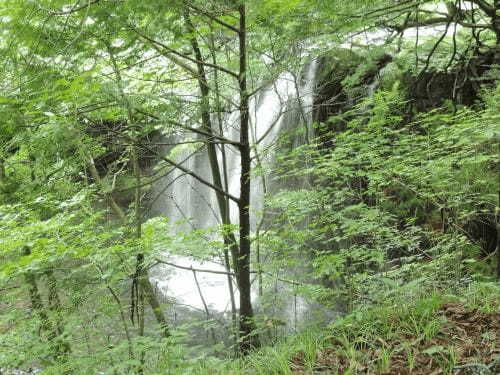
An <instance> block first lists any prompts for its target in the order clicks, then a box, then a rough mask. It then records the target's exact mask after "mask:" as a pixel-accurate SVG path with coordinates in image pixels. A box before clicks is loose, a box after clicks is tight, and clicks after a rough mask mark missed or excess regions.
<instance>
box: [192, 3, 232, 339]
mask: <svg viewBox="0 0 500 375" xmlns="http://www.w3.org/2000/svg"><path fill="white" fill-rule="evenodd" d="M184 20H185V23H186V27H187V30H188V33H189V34H190V35H192V36H191V38H190V43H191V47H192V49H193V52H194V55H195V58H196V60H197V61H198V63H197V65H196V66H197V71H198V74H197V79H198V86H199V89H200V93H201V98H202V102H201V120H202V126H203V130H204V131H205V132H206V133H207V134H209V135H213V125H212V119H211V117H210V87H209V84H208V79H207V74H206V71H205V67H204V65H203V55H202V54H201V50H200V47H199V44H198V41H197V39H196V38H195V37H194V32H195V29H194V25H193V23H192V21H191V18H190V15H189V10H188V7H187V6H185V8H184ZM212 53H213V55H212V56H213V59H214V62H213V63H214V65H217V62H216V60H215V53H214V52H213V51H212ZM214 74H215V85H216V90H215V91H216V92H215V95H216V98H218V97H219V90H218V84H217V79H218V77H217V70H215V73H214ZM217 104H219V103H217ZM217 107H220V106H219V105H218V106H217ZM218 109H220V108H218ZM221 122H222V121H221V118H220V115H219V128H220V135H221V136H222V135H223V134H222V124H221ZM221 147H222V150H221V153H222V158H223V170H224V176H225V179H224V182H225V183H224V185H223V183H222V173H221V170H220V167H219V160H218V157H217V148H216V145H215V143H213V142H210V139H208V143H207V152H208V158H209V162H210V170H211V172H212V181H213V184H214V185H215V186H217V187H218V188H219V190H221V191H227V192H229V189H228V183H227V163H226V160H225V150H224V145H223V144H222V145H221ZM216 197H217V203H218V206H219V213H220V215H221V220H222V223H223V224H224V226H226V227H227V226H229V225H230V224H231V219H230V206H229V199H228V198H227V197H226V196H224V195H223V194H222V193H220V192H218V191H216ZM223 240H224V245H225V249H224V262H225V265H226V271H227V272H228V276H227V279H228V288H229V295H230V299H231V314H232V320H233V324H236V303H235V298H234V290H233V282H232V278H231V276H230V275H229V273H230V272H231V262H230V261H229V254H228V250H227V249H230V251H231V258H232V266H233V269H234V272H235V274H237V273H238V261H237V259H238V253H239V249H238V243H237V242H236V237H235V236H234V234H233V233H232V232H229V233H228V232H226V229H224V233H223ZM237 336H238V335H237Z"/></svg>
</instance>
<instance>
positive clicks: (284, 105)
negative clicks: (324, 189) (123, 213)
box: [151, 61, 317, 316]
mask: <svg viewBox="0 0 500 375" xmlns="http://www.w3.org/2000/svg"><path fill="white" fill-rule="evenodd" d="M316 68H317V63H316V62H315V61H312V62H310V63H309V64H307V66H306V68H305V69H304V72H303V74H302V76H301V77H299V78H298V79H294V75H292V74H291V73H283V74H281V75H280V76H279V78H278V79H277V80H276V81H275V82H274V83H273V84H271V85H269V86H267V87H265V88H263V89H262V90H260V92H258V93H257V94H256V95H254V97H253V99H252V100H251V102H250V121H251V134H250V136H251V139H252V143H253V146H254V149H255V150H257V151H256V152H258V153H259V158H258V159H259V160H260V162H261V163H263V164H266V165H272V163H273V161H274V156H275V150H274V149H275V147H274V146H275V145H276V142H277V141H278V139H279V137H280V135H281V134H282V133H283V132H285V131H286V130H290V129H293V128H296V127H297V126H307V128H308V130H307V132H305V135H304V132H303V133H302V136H300V135H299V136H296V139H294V140H293V143H294V144H296V145H298V144H303V143H304V142H306V141H307V139H308V138H309V137H310V136H311V135H312V131H311V129H312V127H311V126H310V125H311V122H312V106H313V94H314V82H315V74H316ZM238 123H239V113H238V112H237V111H236V112H233V113H232V114H231V115H230V116H228V118H227V119H226V120H225V128H226V131H225V134H224V136H225V137H227V138H230V139H233V140H238V139H239V129H238ZM175 141H179V138H175V137H174V138H172V139H170V140H169V143H174V142H175ZM225 150H226V156H227V167H228V186H229V192H230V194H232V195H234V196H238V195H239V180H240V160H239V155H238V152H237V150H235V149H232V148H231V147H230V146H227V145H226V147H225ZM169 151H170V150H168V149H166V150H165V152H169ZM254 152H255V151H254ZM188 156H189V151H186V152H183V153H182V154H181V155H179V156H177V158H176V159H177V160H184V159H186V160H185V161H184V162H183V166H184V167H186V168H188V169H190V170H191V171H193V172H194V173H196V174H198V175H199V176H201V177H202V178H203V179H205V180H207V181H212V178H211V173H210V165H209V160H208V157H207V155H206V153H203V152H199V153H195V154H194V155H192V156H191V157H188ZM219 161H221V155H219ZM268 177H269V176H264V177H263V178H264V179H268ZM263 178H262V177H259V178H254V179H253V181H252V186H251V197H252V199H251V210H252V220H251V226H252V228H254V229H255V227H256V225H257V222H258V220H259V214H258V213H259V212H260V210H261V209H262V207H263V202H264V194H265V188H264V184H263V181H264V180H263ZM268 182H269V181H268ZM271 185H272V181H271ZM266 186H267V188H268V189H269V186H268V184H267V183H266ZM152 195H153V196H157V197H158V198H157V199H155V203H154V205H153V207H152V209H151V215H152V216H164V217H167V218H168V219H169V220H170V222H171V223H176V222H182V224H179V225H178V226H177V228H178V230H182V231H187V230H190V229H196V228H208V227H213V226H216V225H218V224H221V221H220V216H219V213H218V206H217V201H216V196H215V194H214V191H213V190H212V189H211V188H209V187H207V186H205V185H204V184H202V183H201V182H199V181H197V180H195V179H194V178H192V177H191V176H187V175H184V174H183V173H182V172H181V171H179V170H175V171H173V172H172V173H170V174H169V175H168V176H166V177H165V178H163V179H162V180H160V181H159V182H158V183H156V184H155V186H154V187H153V192H152ZM230 209H231V220H232V222H233V223H237V218H238V212H237V208H236V205H235V204H233V205H231V207H230ZM164 257H165V258H166V259H168V260H169V261H170V262H171V263H175V264H177V265H181V266H184V267H194V268H199V269H210V270H215V271H225V268H224V267H223V265H222V264H223V262H222V260H220V259H214V260H210V261H205V262H203V263H202V262H200V261H195V260H193V259H192V258H191V257H184V256H175V257H170V258H169V256H168V254H164ZM152 278H153V281H154V283H156V285H157V286H158V288H159V289H160V290H161V291H162V293H164V294H165V295H168V296H169V297H173V298H175V299H176V300H177V301H180V302H181V303H182V304H185V305H190V306H193V307H195V308H203V303H202V299H201V297H200V295H199V292H198V289H197V286H196V283H195V280H194V277H193V273H192V272H191V271H188V270H181V269H177V268H174V267H170V266H159V267H158V268H157V269H156V270H155V272H153V276H152ZM198 281H199V284H200V289H201V291H202V293H203V297H204V298H205V300H206V302H207V304H209V305H210V307H211V308H212V309H214V310H216V311H219V312H223V311H227V310H228V309H229V307H230V297H229V293H228V285H227V283H228V280H227V277H226V276H225V275H223V274H212V273H198ZM294 305H295V306H297V303H294ZM299 305H300V304H299ZM299 308H300V307H299ZM296 313H297V311H295V312H294V313H293V314H292V315H294V316H296Z"/></svg>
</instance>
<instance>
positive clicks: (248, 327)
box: [237, 4, 259, 353]
mask: <svg viewBox="0 0 500 375" xmlns="http://www.w3.org/2000/svg"><path fill="white" fill-rule="evenodd" d="M238 13H239V17H240V26H239V29H240V32H239V58H240V71H239V75H238V84H239V94H240V104H239V111H240V143H241V146H240V155H241V177H240V200H239V203H238V208H239V217H240V223H239V224H240V248H239V250H240V252H239V256H238V272H237V280H238V286H239V292H240V333H241V338H240V351H241V352H242V353H248V352H249V351H250V350H251V349H253V348H257V347H258V346H259V339H258V336H257V335H256V334H255V332H254V331H255V322H254V313H253V308H252V300H251V282H250V251H251V241H250V182H251V176H250V172H251V155H250V140H249V131H250V129H249V127H250V117H249V108H248V107H249V95H248V90H247V40H246V39H247V34H246V9H245V4H241V5H239V6H238Z"/></svg>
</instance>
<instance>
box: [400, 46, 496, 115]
mask: <svg viewBox="0 0 500 375" xmlns="http://www.w3.org/2000/svg"><path fill="white" fill-rule="evenodd" d="M493 60H494V56H493V51H488V52H486V53H480V52H476V55H474V56H473V57H471V58H470V59H469V60H467V61H464V62H463V63H458V64H455V65H454V66H453V67H451V68H449V69H446V70H445V71H437V70H433V69H429V70H426V71H421V72H420V73H419V74H410V73H405V74H404V75H403V77H402V82H403V86H404V88H406V90H407V95H408V100H409V101H410V103H411V107H412V108H411V109H412V110H413V111H416V112H427V111H429V110H431V109H435V108H439V107H441V106H443V105H444V104H445V102H446V101H450V102H452V103H454V104H455V105H465V106H472V105H474V104H475V103H476V101H477V100H478V98H479V94H480V91H481V85H483V84H488V83H489V82H491V79H490V78H488V77H487V73H488V72H489V71H490V69H491V65H492V64H493Z"/></svg>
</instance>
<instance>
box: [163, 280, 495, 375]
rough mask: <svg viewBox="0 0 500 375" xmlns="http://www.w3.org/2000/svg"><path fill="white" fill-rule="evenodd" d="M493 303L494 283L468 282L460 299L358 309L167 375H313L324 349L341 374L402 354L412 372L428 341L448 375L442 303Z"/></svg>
mask: <svg viewBox="0 0 500 375" xmlns="http://www.w3.org/2000/svg"><path fill="white" fill-rule="evenodd" d="M498 301H500V287H499V286H498V285H495V284H494V283H477V284H472V285H471V286H469V287H467V288H466V289H464V291H463V293H462V294H461V295H453V294H449V293H443V292H441V293H440V292H434V293H432V294H430V295H428V296H420V297H418V298H417V297H415V298H407V296H406V297H404V298H399V299H398V298H394V299H392V300H390V301H385V302H384V303H382V304H380V305H375V306H365V307H362V308H359V309H357V310H355V311H353V312H352V313H351V314H349V315H347V316H346V317H344V318H342V319H339V320H336V321H335V322H332V323H331V324H330V325H329V326H328V327H324V328H323V329H312V330H309V331H307V332H303V333H301V334H297V335H295V336H292V337H288V338H287V339H285V340H283V341H282V342H279V343H278V344H276V345H274V346H267V347H264V348H261V349H260V350H259V351H257V352H255V353H252V354H251V355H249V356H247V357H246V358H243V359H237V360H232V361H228V360H218V359H215V358H204V359H200V360H196V361H192V362H191V363H189V364H186V363H184V366H182V368H178V369H175V370H170V372H169V374H172V375H177V374H179V375H180V374H198V375H209V374H210V375H211V374H222V375H224V374H227V375H229V374H231V375H247V374H249V375H250V374H252V375H253V374H255V375H287V374H293V370H292V369H294V368H300V369H301V370H302V371H305V372H304V373H308V371H309V372H311V373H312V370H313V369H314V367H315V366H316V365H317V361H318V356H319V355H321V353H322V352H323V351H326V350H330V351H332V352H334V353H336V355H339V356H342V357H344V358H346V360H347V368H345V369H344V374H355V373H356V371H357V369H359V368H360V366H366V365H367V364H369V365H370V366H371V368H372V369H373V371H374V372H376V373H384V372H385V371H387V370H388V369H389V368H390V366H391V361H392V359H391V357H393V355H394V354H402V355H404V357H405V361H406V364H405V365H406V366H407V368H409V369H414V368H415V367H416V366H417V363H416V358H417V356H418V355H419V354H420V355H421V354H422V351H420V352H419V349H418V345H417V344H421V345H422V346H424V347H425V345H427V343H429V344H428V345H430V347H429V348H428V350H427V353H424V354H426V355H429V356H432V358H433V359H434V360H435V361H436V362H437V363H439V366H440V367H441V368H442V369H443V370H444V373H448V374H452V373H453V367H454V366H455V365H456V362H457V358H456V357H457V353H456V349H455V348H454V347H453V346H452V345H450V346H443V347H441V346H432V344H431V343H432V342H433V340H434V339H435V338H436V335H437V334H438V333H439V332H440V331H441V329H442V328H443V326H444V325H445V324H446V319H445V318H444V317H443V316H442V314H440V313H439V311H440V308H441V307H442V306H443V305H444V304H445V303H461V304H463V305H464V306H466V307H467V308H470V309H479V310H481V311H484V312H495V311H496V312H498V311H499V306H498ZM395 342H396V343H398V345H397V346H394V343H395ZM391 343H392V344H391ZM370 355H371V357H370ZM370 358H371V359H370ZM373 358H375V360H374V359H373ZM297 362H298V363H299V364H298V365H297Z"/></svg>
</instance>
